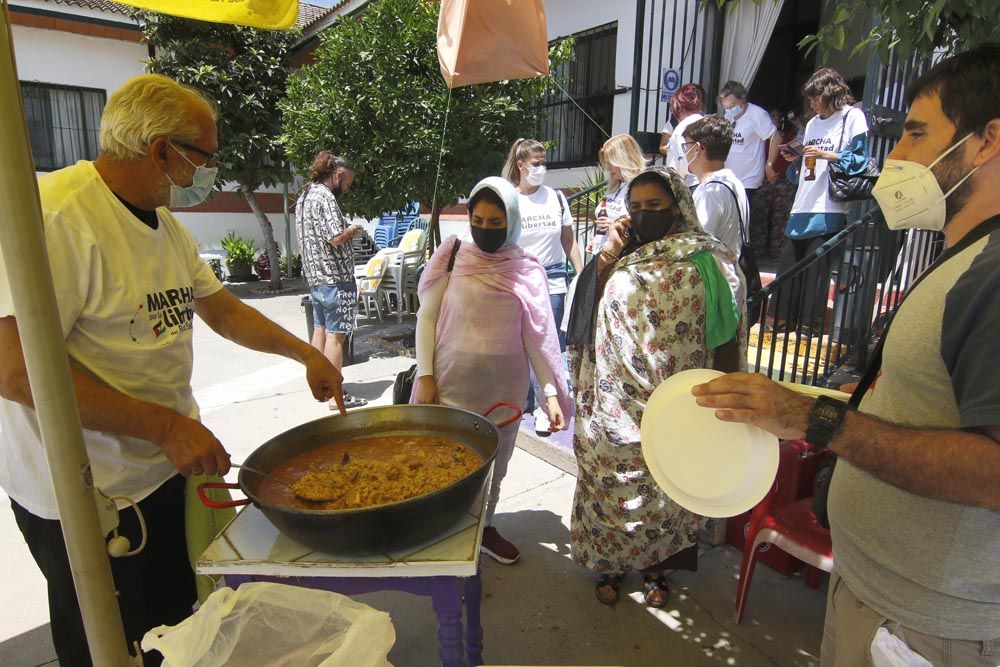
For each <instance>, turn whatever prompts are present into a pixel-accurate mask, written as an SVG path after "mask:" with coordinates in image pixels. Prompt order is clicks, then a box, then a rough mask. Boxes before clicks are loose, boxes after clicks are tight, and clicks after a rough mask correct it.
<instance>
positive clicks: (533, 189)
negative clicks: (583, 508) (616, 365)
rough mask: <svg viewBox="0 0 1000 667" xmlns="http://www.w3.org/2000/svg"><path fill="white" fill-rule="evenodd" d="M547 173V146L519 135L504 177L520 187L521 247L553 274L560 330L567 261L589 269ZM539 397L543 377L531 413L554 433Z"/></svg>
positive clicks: (541, 428) (542, 430) (539, 427)
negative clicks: (549, 183) (538, 403)
mask: <svg viewBox="0 0 1000 667" xmlns="http://www.w3.org/2000/svg"><path fill="white" fill-rule="evenodd" d="M545 173H546V161H545V146H544V145H543V144H542V143H541V142H540V141H538V140H536V139H518V140H517V141H515V142H514V144H513V145H512V146H511V147H510V153H509V154H508V156H507V162H506V163H505V164H504V167H503V176H504V178H506V179H507V180H508V181H510V183H511V184H512V185H513V186H514V187H515V188H516V189H517V193H518V204H519V206H520V211H521V240H520V241H519V243H518V245H520V246H521V247H522V248H523V249H524V251H525V252H526V253H527V254H529V255H534V256H535V257H537V258H538V261H540V262H541V263H542V266H543V267H545V273H546V275H547V277H548V281H547V282H548V290H549V302H550V304H551V310H552V321H553V322H555V323H556V325H557V326H556V328H557V330H558V325H559V323H561V322H562V319H563V312H564V311H565V308H566V287H567V285H566V277H567V273H566V260H567V258H569V262H570V263H571V264H572V265H573V271H574V272H576V273H579V272H580V271H581V270H582V269H583V255H582V254H581V252H580V246H579V245H578V244H577V241H576V234H575V233H574V230H573V216H572V215H570V210H569V204H568V203H567V202H566V197H565V196H563V194H562V193H561V192H559V191H558V190H556V189H554V188H550V187H549V186H547V185H544V181H545ZM559 347H560V350H561V351H563V352H565V351H566V340H565V337H564V336H563V334H562V333H561V332H560V333H559ZM538 395H539V390H538V385H537V381H536V380H535V379H534V378H532V381H531V391H529V392H528V398H527V401H526V403H527V405H526V408H527V410H526V411H534V415H535V431H536V432H537V433H538V434H539V435H549V433H550V431H549V420H548V416H547V415H546V414H545V411H544V410H542V408H541V406H539V408H538V409H537V410H535V401H534V397H535V396H538Z"/></svg>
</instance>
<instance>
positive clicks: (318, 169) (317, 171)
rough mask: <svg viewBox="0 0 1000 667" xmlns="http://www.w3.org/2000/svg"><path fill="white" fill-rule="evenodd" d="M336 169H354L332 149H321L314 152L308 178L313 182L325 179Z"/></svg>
mask: <svg viewBox="0 0 1000 667" xmlns="http://www.w3.org/2000/svg"><path fill="white" fill-rule="evenodd" d="M338 169H340V170H343V171H354V169H352V168H351V165H350V164H349V163H348V162H347V160H345V159H344V158H342V157H340V156H339V155H335V154H334V152H333V151H330V150H326V149H324V150H321V151H320V152H319V153H316V157H315V158H314V159H313V163H312V166H311V167H309V179H310V180H311V181H312V182H313V183H319V182H320V181H325V180H326V179H327V177H328V176H329V175H330V174H332V173H333V172H335V171H337V170H338Z"/></svg>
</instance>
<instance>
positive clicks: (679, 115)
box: [660, 83, 707, 188]
mask: <svg viewBox="0 0 1000 667" xmlns="http://www.w3.org/2000/svg"><path fill="white" fill-rule="evenodd" d="M706 97H707V95H706V94H705V89H704V88H702V87H701V86H699V85H698V84H697V83H689V84H686V85H683V86H681V87H680V89H679V90H678V91H677V93H676V94H675V95H674V96H673V97H671V98H670V111H671V112H672V113H673V114H674V118H676V119H677V127H676V128H675V130H674V133H673V134H672V135H671V137H670V140H669V141H668V142H666V145H665V146H664V145H662V144H661V146H660V152H661V153H663V154H664V155H665V156H666V159H665V161H664V163H663V164H664V166H666V167H667V168H668V169H673V170H674V171H676V172H677V173H679V174H680V175H681V176H683V177H684V182H685V183H687V186H688V187H689V188H693V187H694V186H696V185H698V177H697V176H695V175H694V173H692V172H691V171H690V170H689V169H688V168H687V165H686V164H685V163H684V151H682V150H681V144H682V143H684V141H685V140H684V132H685V130H687V128H688V127H689V126H690V125H691V123H693V122H695V121H696V120H698V119H700V118H702V116H703V114H704V113H705V98H706Z"/></svg>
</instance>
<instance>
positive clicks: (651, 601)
mask: <svg viewBox="0 0 1000 667" xmlns="http://www.w3.org/2000/svg"><path fill="white" fill-rule="evenodd" d="M657 591H659V592H660V593H662V595H660V596H659V598H660V599H659V600H657V599H656V597H654V596H655V595H656V592H657ZM669 592H670V591H669V590H668V589H667V579H666V577H664V576H663V575H662V574H661V575H660V576H658V577H656V578H652V577H647V576H646V575H643V577H642V597H643V599H644V600H645V601H646V605H647V606H649V607H652V608H654V609H662V608H663V607H665V606H667V595H668V594H669Z"/></svg>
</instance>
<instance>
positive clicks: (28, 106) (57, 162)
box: [21, 81, 107, 171]
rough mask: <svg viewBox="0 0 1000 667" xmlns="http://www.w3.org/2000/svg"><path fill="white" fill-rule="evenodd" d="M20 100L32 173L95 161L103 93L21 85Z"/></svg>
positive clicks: (91, 90)
mask: <svg viewBox="0 0 1000 667" xmlns="http://www.w3.org/2000/svg"><path fill="white" fill-rule="evenodd" d="M21 96H22V98H23V99H24V115H25V118H26V119H27V122H28V136H29V138H30V140H31V152H32V155H34V158H35V169H37V170H38V171H54V170H56V169H61V168H63V167H65V166H68V165H71V164H73V163H75V162H76V161H77V160H93V159H94V158H96V157H97V150H98V131H99V128H100V124H101V112H102V111H104V103H105V102H106V101H107V95H106V93H105V92H104V91H103V90H100V89H96V88H77V87H73V86H59V85H55V84H49V83H38V82H35V81H22V82H21Z"/></svg>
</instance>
